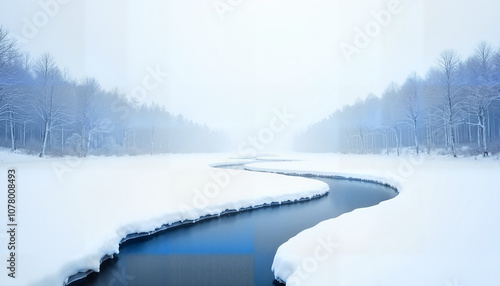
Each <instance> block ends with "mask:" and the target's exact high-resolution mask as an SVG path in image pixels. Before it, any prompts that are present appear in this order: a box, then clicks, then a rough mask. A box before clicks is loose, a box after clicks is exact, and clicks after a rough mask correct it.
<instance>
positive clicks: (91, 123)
mask: <svg viewBox="0 0 500 286" xmlns="http://www.w3.org/2000/svg"><path fill="white" fill-rule="evenodd" d="M77 108H78V109H79V121H80V124H81V152H80V156H83V157H85V156H86V155H87V154H88V152H89V151H90V148H91V141H92V136H93V135H94V134H97V133H104V132H107V131H108V128H109V126H108V125H109V124H107V121H108V120H109V119H106V118H105V117H104V111H105V109H106V107H105V102H104V101H103V98H102V94H101V87H100V86H99V83H98V82H97V80H95V79H93V78H86V79H85V80H84V81H83V83H82V85H81V86H80V93H79V102H78V107H77Z"/></svg>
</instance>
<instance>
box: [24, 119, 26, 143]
mask: <svg viewBox="0 0 500 286" xmlns="http://www.w3.org/2000/svg"><path fill="white" fill-rule="evenodd" d="M25 147H26V120H24V121H23V148H25Z"/></svg>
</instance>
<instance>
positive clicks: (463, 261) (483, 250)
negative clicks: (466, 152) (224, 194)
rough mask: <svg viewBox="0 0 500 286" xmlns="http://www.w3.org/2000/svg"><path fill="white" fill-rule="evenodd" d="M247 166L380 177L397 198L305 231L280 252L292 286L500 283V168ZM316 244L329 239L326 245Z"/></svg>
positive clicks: (312, 159) (309, 160)
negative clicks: (394, 189)
mask: <svg viewBox="0 0 500 286" xmlns="http://www.w3.org/2000/svg"><path fill="white" fill-rule="evenodd" d="M297 156H298V157H299V158H302V161H296V162H292V163H286V164H285V163H265V164H264V163H262V164H261V163H259V164H253V165H250V166H247V168H250V169H255V170H257V169H258V170H261V171H266V170H268V171H272V172H280V173H293V174H312V175H334V176H342V177H352V178H359V179H363V180H365V179H368V180H375V181H378V182H381V183H384V184H389V185H391V186H395V187H397V189H398V190H399V191H400V195H398V196H397V197H395V198H394V199H392V200H389V201H385V202H382V203H381V204H379V205H377V206H373V207H369V208H365V209H357V210H355V211H353V212H351V213H347V214H344V215H342V216H340V217H338V218H334V219H330V220H326V221H323V222H321V223H319V224H318V225H316V226H314V227H312V228H310V229H307V230H304V231H303V232H301V233H299V234H298V235H297V236H295V237H293V238H291V239H290V240H289V241H288V242H286V243H285V244H283V245H282V246H281V247H280V248H279V249H278V251H277V253H276V256H275V259H274V263H273V271H274V273H275V277H276V278H277V279H279V280H282V281H286V282H287V285H492V286H493V285H498V283H500V277H499V276H498V271H499V270H500V268H499V265H500V258H499V257H500V246H499V245H498V243H497V242H498V241H499V239H500V231H498V230H497V227H496V226H498V225H500V211H499V208H498V205H499V204H500V194H499V192H498V190H499V189H500V176H499V174H500V161H499V160H495V159H494V158H486V159H485V158H481V159H479V160H476V159H475V158H459V159H453V158H446V157H436V156H425V155H422V156H420V157H387V156H374V155H365V156H360V155H333V154H319V155H318V154H307V155H297ZM318 241H328V242H329V245H328V246H331V247H328V246H327V247H325V246H324V245H322V244H321V243H318Z"/></svg>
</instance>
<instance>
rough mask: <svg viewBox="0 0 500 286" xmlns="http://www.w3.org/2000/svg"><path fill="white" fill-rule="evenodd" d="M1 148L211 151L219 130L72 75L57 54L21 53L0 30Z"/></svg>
mask: <svg viewBox="0 0 500 286" xmlns="http://www.w3.org/2000/svg"><path fill="white" fill-rule="evenodd" d="M0 134H1V136H0V146H5V147H8V148H10V149H11V150H12V151H14V150H16V149H24V150H26V151H28V152H31V153H33V154H37V155H39V156H40V157H43V156H45V155H47V154H50V155H76V156H81V157H84V156H87V155H117V154H120V155H121V154H130V155H138V154H157V153H166V152H213V151H224V150H227V149H228V147H229V143H230V142H229V138H228V137H227V136H226V135H225V134H223V133H222V132H217V131H213V130H211V129H209V128H208V127H207V126H202V125H199V124H196V123H193V122H191V121H189V120H188V119H186V118H184V117H183V116H182V115H177V116H176V115H173V114H170V113H169V112H168V111H166V110H165V109H164V108H161V107H159V106H157V105H155V104H150V105H144V104H138V103H137V102H136V101H134V100H132V99H130V98H127V97H126V96H125V95H123V94H121V93H120V92H119V91H118V90H112V91H107V90H104V89H102V88H101V86H100V85H99V82H98V81H97V80H96V79H94V78H91V77H87V78H84V79H82V80H75V79H73V78H71V75H69V74H67V73H65V72H64V71H62V70H61V69H60V68H59V66H58V64H57V62H56V59H54V58H53V57H52V56H51V55H50V54H43V55H41V56H40V57H39V58H37V59H31V57H30V55H29V54H27V53H23V52H22V51H21V50H20V48H19V47H18V46H17V45H16V41H15V40H14V39H13V38H12V37H11V36H10V35H9V34H8V32H7V31H6V30H5V29H3V28H0Z"/></svg>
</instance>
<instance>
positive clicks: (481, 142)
mask: <svg viewBox="0 0 500 286" xmlns="http://www.w3.org/2000/svg"><path fill="white" fill-rule="evenodd" d="M493 61H494V52H493V49H492V48H491V47H490V46H489V45H488V44H487V43H486V42H481V43H479V45H478V46H477V47H476V49H475V53H474V56H473V57H471V58H470V59H469V60H468V61H467V63H466V80H467V86H466V87H467V96H466V102H467V105H466V108H467V111H469V112H470V113H471V114H472V115H473V116H475V117H476V118H477V122H475V123H471V122H468V124H473V125H475V126H477V144H478V148H481V149H482V152H483V155H487V154H488V140H487V132H486V122H487V119H488V108H489V106H490V105H491V103H492V102H493V101H494V100H497V99H499V95H498V91H497V90H498V83H497V82H495V81H494V80H493Z"/></svg>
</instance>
